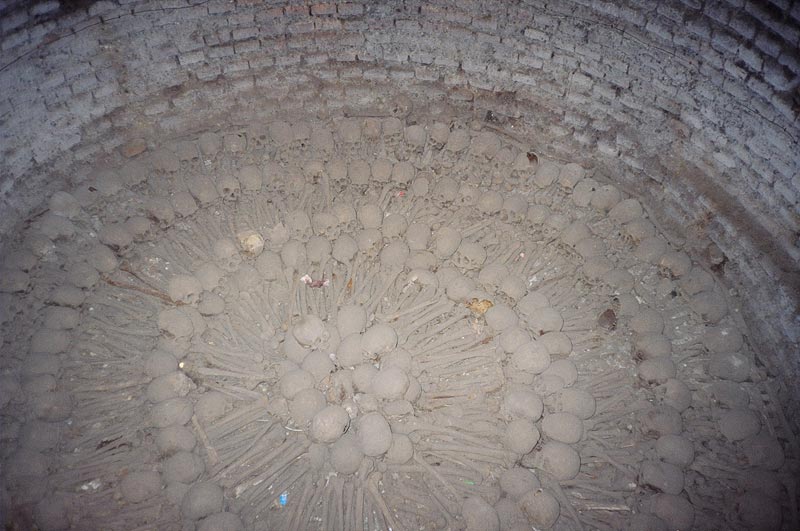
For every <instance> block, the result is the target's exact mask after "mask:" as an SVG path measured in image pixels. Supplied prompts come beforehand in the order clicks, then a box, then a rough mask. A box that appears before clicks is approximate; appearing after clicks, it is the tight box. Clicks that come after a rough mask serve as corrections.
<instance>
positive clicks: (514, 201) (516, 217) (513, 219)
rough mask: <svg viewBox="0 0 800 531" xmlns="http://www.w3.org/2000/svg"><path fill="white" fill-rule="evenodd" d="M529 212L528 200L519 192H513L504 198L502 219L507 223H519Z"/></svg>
mask: <svg viewBox="0 0 800 531" xmlns="http://www.w3.org/2000/svg"><path fill="white" fill-rule="evenodd" d="M527 213H528V201H526V200H525V198H524V197H522V196H521V195H519V194H512V195H509V196H507V197H506V198H505V199H504V200H503V208H502V209H501V210H500V219H501V220H503V221H505V222H506V223H519V222H521V221H522V220H524V219H525V215H526V214H527Z"/></svg>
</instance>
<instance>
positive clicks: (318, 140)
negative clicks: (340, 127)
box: [309, 124, 336, 155]
mask: <svg viewBox="0 0 800 531" xmlns="http://www.w3.org/2000/svg"><path fill="white" fill-rule="evenodd" d="M309 142H310V143H311V147H312V148H313V149H314V150H315V151H316V152H317V153H318V154H320V155H330V154H331V153H333V152H334V150H335V149H336V144H335V143H334V140H333V134H332V133H331V130H330V129H328V128H327V127H325V126H323V125H321V124H316V125H315V126H314V128H313V129H312V130H311V138H310V139H309Z"/></svg>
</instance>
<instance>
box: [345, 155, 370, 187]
mask: <svg viewBox="0 0 800 531" xmlns="http://www.w3.org/2000/svg"><path fill="white" fill-rule="evenodd" d="M371 174H372V168H370V167H369V163H368V162H367V161H366V160H354V161H353V162H351V163H350V165H349V166H348V168H347V180H348V182H349V183H350V184H351V185H354V186H366V185H368V184H369V181H370V175H371Z"/></svg>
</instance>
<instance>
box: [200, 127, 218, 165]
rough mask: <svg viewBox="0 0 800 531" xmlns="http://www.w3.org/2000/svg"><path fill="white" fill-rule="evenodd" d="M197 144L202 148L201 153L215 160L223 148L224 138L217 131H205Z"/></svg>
mask: <svg viewBox="0 0 800 531" xmlns="http://www.w3.org/2000/svg"><path fill="white" fill-rule="evenodd" d="M197 145H198V147H199V148H200V153H202V155H203V157H205V158H206V159H211V160H213V159H214V157H216V156H217V153H218V152H219V150H220V149H222V139H221V138H220V137H219V135H218V134H216V133H211V132H207V133H203V134H202V135H200V138H198V139H197Z"/></svg>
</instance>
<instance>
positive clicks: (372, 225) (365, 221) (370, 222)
mask: <svg viewBox="0 0 800 531" xmlns="http://www.w3.org/2000/svg"><path fill="white" fill-rule="evenodd" d="M357 216H358V221H359V222H360V223H361V226H362V227H364V228H365V229H377V228H380V226H381V225H382V224H383V210H381V207H379V206H378V205H376V204H374V203H367V204H366V205H362V206H361V207H359V209H358V211H357Z"/></svg>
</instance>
